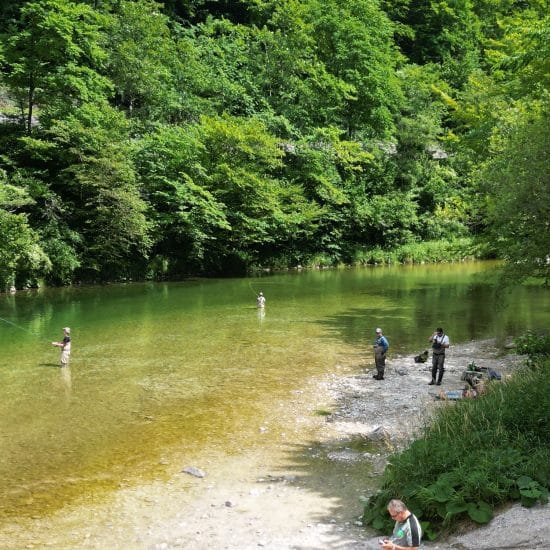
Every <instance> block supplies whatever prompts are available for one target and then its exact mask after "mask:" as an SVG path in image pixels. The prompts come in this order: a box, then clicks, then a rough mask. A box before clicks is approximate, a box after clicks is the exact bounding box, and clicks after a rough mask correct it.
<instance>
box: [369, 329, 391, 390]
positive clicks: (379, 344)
mask: <svg viewBox="0 0 550 550" xmlns="http://www.w3.org/2000/svg"><path fill="white" fill-rule="evenodd" d="M373 347H374V364H375V365H376V374H375V375H374V376H373V378H374V379H375V380H384V370H385V368H386V352H387V351H388V348H389V347H390V345H389V343H388V340H387V338H386V337H385V336H384V335H383V334H382V329H381V328H377V329H376V339H375V340H374V346H373Z"/></svg>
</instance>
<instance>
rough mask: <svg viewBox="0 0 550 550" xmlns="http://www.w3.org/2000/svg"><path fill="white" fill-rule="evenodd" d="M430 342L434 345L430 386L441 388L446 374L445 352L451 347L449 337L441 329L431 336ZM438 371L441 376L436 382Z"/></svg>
mask: <svg viewBox="0 0 550 550" xmlns="http://www.w3.org/2000/svg"><path fill="white" fill-rule="evenodd" d="M428 342H431V343H432V379H431V381H430V383H429V385H430V386H433V385H434V384H436V385H437V386H441V380H443V373H444V372H445V368H444V366H445V350H446V349H447V348H448V347H449V337H448V336H447V335H446V334H444V333H443V329H442V328H441V327H439V328H437V329H436V331H435V332H434V333H433V334H432V335H431V336H430V338H429V339H428ZM437 371H439V376H438V377H437V382H436V380H435V377H436V376H437Z"/></svg>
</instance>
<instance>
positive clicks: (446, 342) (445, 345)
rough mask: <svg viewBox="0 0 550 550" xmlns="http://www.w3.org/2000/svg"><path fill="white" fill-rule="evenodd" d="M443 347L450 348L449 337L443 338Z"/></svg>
mask: <svg viewBox="0 0 550 550" xmlns="http://www.w3.org/2000/svg"><path fill="white" fill-rule="evenodd" d="M441 347H443V348H448V347H449V337H448V336H445V337H444V338H443V341H442V342H441Z"/></svg>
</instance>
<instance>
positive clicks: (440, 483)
mask: <svg viewBox="0 0 550 550" xmlns="http://www.w3.org/2000/svg"><path fill="white" fill-rule="evenodd" d="M537 365H538V366H537V368H536V369H527V368H523V369H521V370H520V371H518V372H517V373H516V374H515V375H514V376H513V378H512V379H510V380H507V381H506V382H502V383H501V382H493V383H492V384H491V385H490V387H489V391H488V394H487V395H485V396H484V397H483V398H482V399H478V400H475V401H470V400H465V401H459V402H457V403H454V404H452V406H449V407H444V408H442V409H440V410H439V411H438V413H437V415H436V417H435V420H434V422H433V424H430V425H427V426H426V427H425V430H424V434H423V436H422V437H420V438H419V439H418V440H416V441H415V442H413V443H412V445H411V446H410V447H409V448H408V449H406V450H405V451H403V452H402V453H401V454H398V455H396V456H394V457H393V458H392V460H391V463H390V465H389V466H388V467H387V468H386V471H385V472H384V475H383V480H382V488H381V490H380V491H379V492H378V493H377V494H375V495H374V496H373V497H371V499H370V500H369V502H368V504H367V506H366V507H365V513H364V522H365V523H366V524H368V525H372V526H373V527H375V528H376V529H380V528H384V529H387V528H388V525H387V512H386V509H385V507H386V505H387V502H388V500H389V499H390V498H396V497H398V498H399V497H400V498H403V500H405V501H406V502H407V503H408V504H409V505H410V507H411V509H412V510H413V512H414V513H415V514H417V515H418V516H419V517H420V518H422V520H423V522H426V524H427V526H428V527H429V531H430V533H431V534H432V535H433V536H436V535H437V533H438V532H439V531H441V530H443V529H448V528H452V527H453V526H455V525H456V524H457V522H458V521H459V520H461V519H463V518H465V517H468V518H470V519H471V520H473V521H475V522H476V523H487V522H488V521H490V519H491V517H492V511H493V509H494V508H495V507H496V506H498V505H500V504H502V503H504V502H507V501H508V500H512V499H516V500H521V502H522V503H523V504H524V505H526V506H532V505H533V504H535V503H536V502H540V503H546V502H548V489H549V488H550V468H549V464H550V462H549V459H550V444H549V442H550V432H549V430H548V425H547V424H548V423H547V421H546V419H547V417H548V414H549V412H550V397H549V395H550V394H549V391H550V377H549V376H548V375H549V369H550V362H549V361H548V357H547V356H546V357H544V358H539V359H537ZM432 535H430V536H432Z"/></svg>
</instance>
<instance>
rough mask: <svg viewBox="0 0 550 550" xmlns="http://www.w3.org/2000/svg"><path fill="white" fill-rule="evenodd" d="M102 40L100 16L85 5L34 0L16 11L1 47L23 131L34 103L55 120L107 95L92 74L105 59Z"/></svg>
mask: <svg viewBox="0 0 550 550" xmlns="http://www.w3.org/2000/svg"><path fill="white" fill-rule="evenodd" d="M101 38H102V35H101V32H100V18H99V16H98V14H97V13H96V12H94V11H93V10H92V9H91V8H90V7H89V6H86V5H84V4H77V3H75V2H70V1H69V0H36V1H34V2H28V3H26V4H25V5H24V6H23V7H22V8H21V15H20V19H19V20H18V21H17V25H16V28H15V30H14V32H13V34H12V35H11V36H10V37H9V38H8V40H7V43H6V47H5V53H4V56H5V66H6V71H5V74H4V80H5V82H6V83H7V85H8V87H9V91H10V94H12V95H13V97H14V98H15V100H16V101H17V103H18V105H19V107H20V109H21V112H22V113H23V114H24V115H25V120H26V126H27V131H28V132H30V131H31V129H32V126H33V115H34V113H35V107H36V106H37V105H39V106H42V107H43V108H44V111H45V112H49V113H51V114H52V116H55V113H57V112H60V111H65V112H67V111H70V110H71V109H72V108H73V106H74V105H75V104H78V103H79V102H83V101H93V100H97V99H99V98H102V97H104V96H105V95H106V94H107V93H108V90H109V82H108V81H107V79H105V78H104V77H102V76H101V75H100V74H99V73H98V72H97V71H96V68H97V66H98V65H100V64H101V62H102V61H103V60H104V56H105V53H104V50H103V49H102V48H101ZM43 118H44V113H43Z"/></svg>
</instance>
